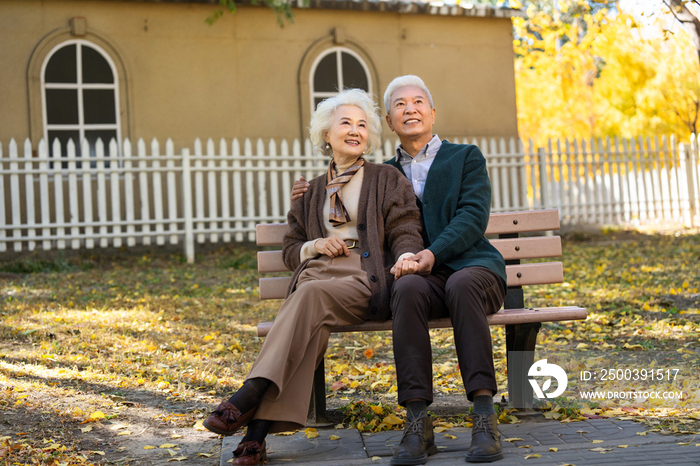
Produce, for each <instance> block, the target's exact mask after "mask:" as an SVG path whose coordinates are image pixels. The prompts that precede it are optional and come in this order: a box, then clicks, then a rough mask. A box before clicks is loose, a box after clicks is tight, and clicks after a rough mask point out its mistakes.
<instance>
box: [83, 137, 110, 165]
mask: <svg viewBox="0 0 700 466" xmlns="http://www.w3.org/2000/svg"><path fill="white" fill-rule="evenodd" d="M97 138H100V139H102V143H103V144H104V148H105V152H104V154H105V157H109V156H112V155H117V154H110V153H109V142H110V141H111V140H112V138H114V139H117V130H116V129H95V130H89V131H85V139H87V140H88V143H89V144H90V157H95V156H96V154H97V149H96V148H95V145H96V144H97ZM90 165H91V166H93V167H94V166H95V163H94V162H92V163H91V164H90ZM105 167H107V168H109V162H105Z"/></svg>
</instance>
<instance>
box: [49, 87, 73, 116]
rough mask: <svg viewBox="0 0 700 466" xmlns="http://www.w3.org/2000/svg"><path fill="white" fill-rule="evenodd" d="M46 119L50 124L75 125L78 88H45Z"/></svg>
mask: <svg viewBox="0 0 700 466" xmlns="http://www.w3.org/2000/svg"><path fill="white" fill-rule="evenodd" d="M46 119H47V122H48V123H49V124H50V125H77V124H78V90H77V89H46Z"/></svg>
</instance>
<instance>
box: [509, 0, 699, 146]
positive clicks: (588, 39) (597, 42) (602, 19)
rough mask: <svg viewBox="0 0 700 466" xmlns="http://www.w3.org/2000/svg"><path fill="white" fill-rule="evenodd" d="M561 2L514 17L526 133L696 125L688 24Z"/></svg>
mask: <svg viewBox="0 0 700 466" xmlns="http://www.w3.org/2000/svg"><path fill="white" fill-rule="evenodd" d="M556 5H557V6H558V8H552V3H551V2H532V3H528V4H527V17H526V18H514V20H513V24H514V28H515V36H516V40H515V41H514V50H515V53H516V57H517V58H516V62H515V70H516V90H517V105H518V125H519V131H520V136H521V137H522V138H523V139H528V138H532V139H533V140H534V141H535V143H536V144H540V145H541V144H543V143H544V141H546V140H547V138H560V137H569V138H573V137H577V138H588V137H596V138H597V137H605V136H611V137H612V136H621V137H636V136H639V135H645V136H646V135H652V136H653V135H662V134H676V135H678V136H679V137H681V138H682V139H688V137H689V136H690V134H691V133H696V132H697V130H698V121H697V120H698V109H699V106H700V67H699V66H698V62H697V56H696V53H695V49H694V48H693V47H692V45H691V43H690V39H689V37H688V36H687V34H686V33H685V32H684V31H682V30H678V31H675V32H674V31H669V30H668V29H667V28H666V23H667V21H666V20H665V19H663V18H662V19H659V20H657V21H656V22H655V23H654V24H646V25H644V26H643V27H642V26H641V25H640V24H638V22H637V20H635V18H634V17H633V16H631V15H630V14H627V13H625V12H624V11H618V10H609V9H606V8H597V9H596V8H595V5H596V4H595V3H593V2H591V3H590V4H589V3H588V2H585V1H582V0H561V1H558V2H556Z"/></svg>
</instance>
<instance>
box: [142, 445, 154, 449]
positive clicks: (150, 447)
mask: <svg viewBox="0 0 700 466" xmlns="http://www.w3.org/2000/svg"><path fill="white" fill-rule="evenodd" d="M155 448H158V447H154V446H152V445H146V446H145V447H143V449H144V450H153V449H155Z"/></svg>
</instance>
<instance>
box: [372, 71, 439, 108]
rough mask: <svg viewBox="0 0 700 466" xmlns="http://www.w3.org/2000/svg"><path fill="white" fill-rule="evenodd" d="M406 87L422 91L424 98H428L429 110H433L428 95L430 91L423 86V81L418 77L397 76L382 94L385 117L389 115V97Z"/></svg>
mask: <svg viewBox="0 0 700 466" xmlns="http://www.w3.org/2000/svg"><path fill="white" fill-rule="evenodd" d="M406 86H415V87H418V88H420V89H422V90H423V92H425V95H426V97H428V102H430V108H434V106H433V96H432V95H430V91H429V90H428V87H427V86H426V85H425V83H424V82H423V80H422V79H421V78H419V77H418V76H414V75H412V74H407V75H406V76H399V77H398V78H394V80H393V81H391V82H390V83H389V85H388V86H387V87H386V92H384V108H385V109H386V114H387V115H388V114H389V110H390V109H391V95H392V94H393V93H394V92H396V91H397V90H398V89H401V88H402V87H406Z"/></svg>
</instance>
